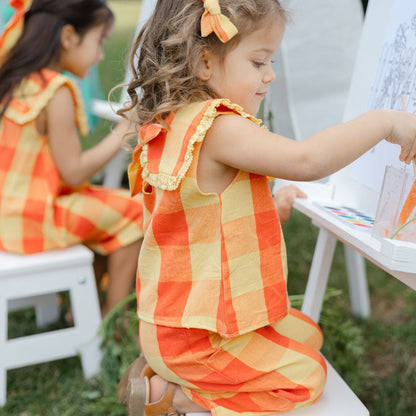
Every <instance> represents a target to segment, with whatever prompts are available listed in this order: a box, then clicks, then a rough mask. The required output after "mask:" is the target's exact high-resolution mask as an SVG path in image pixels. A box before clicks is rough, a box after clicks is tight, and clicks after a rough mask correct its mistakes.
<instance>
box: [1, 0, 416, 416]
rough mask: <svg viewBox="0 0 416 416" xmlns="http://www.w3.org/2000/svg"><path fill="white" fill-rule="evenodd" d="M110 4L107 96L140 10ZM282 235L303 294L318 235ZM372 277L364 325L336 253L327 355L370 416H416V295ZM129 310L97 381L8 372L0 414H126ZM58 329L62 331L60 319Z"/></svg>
mask: <svg viewBox="0 0 416 416" xmlns="http://www.w3.org/2000/svg"><path fill="white" fill-rule="evenodd" d="M110 4H111V6H112V7H113V9H114V11H115V12H116V15H117V25H116V28H115V32H114V35H113V37H112V38H111V40H110V41H109V42H108V43H107V45H106V59H105V61H103V62H102V63H101V64H100V68H99V69H100V74H101V84H102V89H103V92H104V94H107V92H108V91H109V90H110V89H111V87H112V86H114V85H115V84H117V83H119V82H121V81H122V80H123V77H124V62H125V55H126V53H127V50H128V48H129V46H130V44H131V39H132V36H133V32H134V27H135V24H136V19H137V14H138V9H139V2H138V1H134V0H130V1H128V0H113V1H110ZM108 127H109V126H108V124H106V123H103V124H102V125H101V126H100V128H99V129H98V130H97V132H96V133H95V134H94V135H92V136H90V137H89V138H87V140H86V143H87V145H89V144H91V143H94V142H95V141H96V140H97V138H98V137H100V135H102V134H103V132H104V131H105V130H106V129H108ZM284 233H285V237H286V243H287V250H288V262H289V283H288V288H289V293H290V294H291V295H297V294H302V293H303V292H304V290H305V285H306V277H307V274H308V271H309V268H310V264H311V259H312V255H313V250H314V244H315V241H316V236H317V229H316V228H315V227H314V226H313V225H312V224H311V222H310V220H308V219H307V218H305V217H304V216H303V215H301V214H300V213H297V212H295V213H294V214H293V216H292V219H291V220H290V222H289V223H288V224H287V225H286V226H285V227H284ZM367 271H368V281H369V286H370V294H371V303H372V315H371V317H370V319H368V320H366V321H363V320H359V319H355V318H354V317H353V316H352V314H351V312H350V307H349V297H348V286H347V280H346V272H345V263H344V258H343V252H342V247H341V245H339V246H338V247H337V249H336V253H335V259H334V264H333V267H332V270H331V275H330V279H329V287H330V288H329V290H328V293H327V299H326V302H325V305H324V308H323V315H322V319H321V325H322V328H323V330H324V334H325V338H326V341H325V345H324V349H323V353H324V354H325V356H326V357H327V358H328V360H329V361H330V362H331V363H332V364H333V365H334V367H335V368H336V369H337V370H338V371H339V372H340V373H341V374H342V376H343V377H344V379H345V380H346V381H347V382H348V384H349V385H350V386H351V387H352V388H353V390H354V391H355V392H356V393H357V394H358V395H359V396H360V398H361V399H362V401H363V402H364V403H365V405H366V406H367V407H368V408H369V410H370V413H371V415H373V416H416V404H415V402H414V392H415V391H416V354H415V345H416V313H415V310H416V292H414V291H412V290H410V289H409V288H407V287H406V286H404V285H403V284H401V283H400V282H399V281H397V280H396V279H394V278H392V277H390V276H388V275H387V274H386V273H384V272H382V271H381V270H379V269H378V268H376V267H375V266H373V265H372V264H369V265H368V267H367ZM64 305H65V303H64ZM128 306H129V307H128V310H127V311H124V312H121V309H120V310H116V311H113V314H112V316H110V317H109V319H108V320H107V321H106V324H105V326H104V327H103V339H104V344H103V351H104V360H103V364H102V371H101V374H100V375H99V376H97V377H96V378H94V379H93V380H89V381H87V380H84V378H83V375H82V370H81V364H80V360H79V358H77V357H74V358H70V359H64V360H59V361H54V362H50V363H44V364H38V365H34V366H30V367H25V368H20V369H16V370H11V371H9V372H8V402H7V404H6V406H5V407H4V408H3V409H0V416H6V415H10V416H11V415H13V416H52V415H56V416H71V415H76V416H84V415H85V416H101V415H108V416H118V415H120V416H121V415H125V414H126V413H125V411H124V410H123V409H122V408H121V407H120V406H119V405H118V404H117V402H116V399H115V390H116V386H117V382H118V379H119V377H120V374H121V373H122V372H123V370H124V369H125V368H126V367H127V365H128V363H129V362H130V361H132V360H133V359H134V357H135V356H136V355H137V354H138V351H139V350H138V346H137V320H136V317H135V303H134V301H132V302H130V303H129V304H128ZM63 311H64V308H63ZM9 324H10V328H11V329H10V332H9V335H10V336H11V337H15V336H19V335H20V334H23V333H26V332H27V331H29V332H31V333H33V332H36V328H35V321H34V312H33V311H31V310H25V311H21V312H18V313H13V314H12V315H11V316H10V318H9ZM57 326H59V327H63V326H65V321H64V319H63V314H62V319H61V320H60V321H59V322H58V323H57ZM334 416H336V415H334ZM351 416H354V415H351Z"/></svg>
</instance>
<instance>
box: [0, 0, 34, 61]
mask: <svg viewBox="0 0 416 416" xmlns="http://www.w3.org/2000/svg"><path fill="white" fill-rule="evenodd" d="M32 2H33V0H10V3H9V4H10V6H12V7H13V8H15V9H16V13H15V14H14V15H13V17H12V18H11V19H10V20H9V22H8V23H7V25H6V28H5V29H4V31H3V33H2V34H1V36H0V65H2V64H3V62H4V61H5V59H6V56H7V54H8V53H9V51H10V50H11V49H12V48H13V46H14V45H15V44H16V42H17V41H18V40H19V38H20V36H21V34H22V32H23V24H24V16H25V13H26V12H27V11H28V10H29V9H30V6H31V5H32Z"/></svg>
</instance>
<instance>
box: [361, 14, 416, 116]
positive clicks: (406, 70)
mask: <svg viewBox="0 0 416 416" xmlns="http://www.w3.org/2000/svg"><path fill="white" fill-rule="evenodd" d="M397 23H398V25H397V26H396V28H395V32H393V34H392V35H393V36H391V37H390V38H387V39H386V40H385V42H384V45H383V49H382V52H381V56H380V60H379V64H378V69H377V73H376V76H375V78H374V84H373V86H372V91H371V95H370V102H369V108H373V109H394V110H403V108H402V101H401V95H403V96H404V98H405V101H406V103H407V110H408V111H410V112H415V110H416V12H415V13H414V14H410V15H408V17H407V18H406V20H404V21H401V22H397Z"/></svg>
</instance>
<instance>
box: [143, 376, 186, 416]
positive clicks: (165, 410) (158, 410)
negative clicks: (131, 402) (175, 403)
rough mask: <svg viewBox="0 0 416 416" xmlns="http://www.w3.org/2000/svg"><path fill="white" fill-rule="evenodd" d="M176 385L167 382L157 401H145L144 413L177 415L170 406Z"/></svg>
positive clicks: (149, 414) (147, 415) (147, 414)
mask: <svg viewBox="0 0 416 416" xmlns="http://www.w3.org/2000/svg"><path fill="white" fill-rule="evenodd" d="M175 390H176V385H175V384H172V383H169V382H168V383H167V386H166V390H165V393H164V394H163V396H162V397H161V398H160V400H158V401H157V402H153V403H146V408H145V415H146V416H154V415H160V414H163V415H165V414H167V415H171V416H174V415H176V416H179V413H178V412H177V411H176V410H175V409H174V408H173V407H172V400H173V395H174V394H175Z"/></svg>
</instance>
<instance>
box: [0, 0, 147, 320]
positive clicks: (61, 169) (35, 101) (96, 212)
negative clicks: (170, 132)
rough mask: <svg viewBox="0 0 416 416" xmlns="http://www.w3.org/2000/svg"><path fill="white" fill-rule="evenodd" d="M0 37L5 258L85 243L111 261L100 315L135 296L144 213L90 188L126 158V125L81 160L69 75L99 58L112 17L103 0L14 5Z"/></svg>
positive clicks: (83, 128) (80, 110) (0, 209)
mask: <svg viewBox="0 0 416 416" xmlns="http://www.w3.org/2000/svg"><path fill="white" fill-rule="evenodd" d="M11 5H12V6H14V7H15V8H16V9H17V11H16V14H15V15H14V16H13V17H12V19H11V20H10V22H9V24H8V26H7V27H6V29H5V31H4V32H3V34H2V37H1V38H0V189H1V191H0V249H1V250H6V251H10V252H14V253H22V254H30V253H37V252H41V251H45V250H51V249H57V248H62V247H68V246H70V245H73V244H77V243H84V244H85V245H87V246H88V247H90V248H91V249H92V250H94V251H96V252H97V253H99V254H101V255H107V254H108V274H109V284H108V290H107V297H106V303H105V305H104V306H103V314H105V313H106V312H108V310H109V309H110V308H112V307H113V306H114V305H115V304H116V303H118V302H119V301H120V300H122V299H123V298H124V297H125V296H126V295H128V294H129V293H130V290H131V287H132V284H133V280H134V275H135V269H136V267H137V256H138V251H139V241H140V239H141V237H142V206H141V203H139V202H138V201H134V200H132V199H131V198H130V196H129V194H128V191H126V190H109V189H104V188H102V187H100V186H92V185H89V184H88V183H87V181H88V179H90V178H91V177H92V176H93V175H94V174H95V173H96V172H98V171H99V170H100V169H101V168H103V167H104V166H105V164H106V163H107V162H108V161H109V160H110V159H111V158H112V157H113V156H114V155H115V154H116V153H117V152H118V151H119V150H120V148H121V146H122V142H123V132H124V131H125V130H126V129H127V126H128V124H127V122H126V121H123V122H121V123H120V124H119V125H118V126H117V127H116V128H115V129H114V130H113V131H112V132H111V133H110V134H109V135H108V136H107V137H106V138H104V139H103V140H102V141H101V142H100V143H99V144H98V145H96V146H95V147H93V148H91V149H89V150H86V151H82V149H81V143H80V141H79V137H78V132H80V133H82V134H86V133H87V124H86V122H87V118H86V114H85V112H84V107H83V103H82V101H81V98H80V97H81V96H80V93H79V91H78V89H77V87H76V85H75V84H74V82H73V81H71V80H70V79H69V78H67V77H65V76H63V75H61V72H62V71H70V72H71V73H72V74H74V75H76V76H78V77H81V78H83V77H85V76H86V75H87V74H88V72H89V70H90V68H91V67H92V65H94V64H96V63H98V62H99V61H100V60H101V59H102V58H103V51H102V47H103V43H104V41H105V40H106V38H107V37H108V36H109V34H110V32H111V30H112V27H113V21H114V16H113V14H112V12H111V10H110V9H109V8H108V6H107V4H106V3H105V1H104V0H65V1H62V0H34V1H33V4H32V2H31V1H27V0H26V1H23V0H20V1H19V0H13V1H11Z"/></svg>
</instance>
